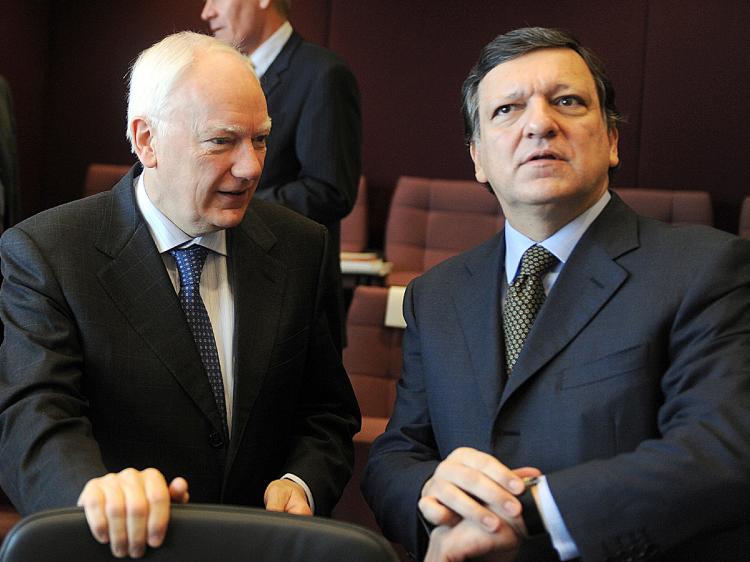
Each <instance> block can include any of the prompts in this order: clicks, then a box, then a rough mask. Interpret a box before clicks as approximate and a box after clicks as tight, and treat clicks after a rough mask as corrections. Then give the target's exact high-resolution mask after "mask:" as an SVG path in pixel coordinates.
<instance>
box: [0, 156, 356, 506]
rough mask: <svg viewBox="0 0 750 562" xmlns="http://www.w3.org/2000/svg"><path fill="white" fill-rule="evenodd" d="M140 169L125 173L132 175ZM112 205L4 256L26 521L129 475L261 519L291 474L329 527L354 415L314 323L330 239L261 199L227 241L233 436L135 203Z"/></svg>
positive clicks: (7, 356) (2, 380) (77, 209)
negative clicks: (103, 481)
mask: <svg viewBox="0 0 750 562" xmlns="http://www.w3.org/2000/svg"><path fill="white" fill-rule="evenodd" d="M134 169H136V168H134ZM132 182H133V170H131V172H130V173H129V174H128V175H127V176H126V177H125V178H123V180H121V181H120V183H119V184H118V185H117V186H116V187H115V188H114V189H113V190H112V191H109V192H105V193H102V194H100V195H95V196H93V197H89V198H86V199H82V200H79V201H75V202H73V203H69V204H66V205H63V206H61V207H58V208H56V209H52V210H50V211H46V212H43V213H40V214H39V215H36V216H35V217H32V218H30V219H28V220H26V221H24V222H22V223H21V224H19V225H17V226H16V227H15V228H12V229H10V230H8V231H6V233H5V235H4V236H3V238H2V241H1V244H0V255H1V258H2V267H3V274H4V276H5V282H4V284H3V286H2V290H1V291H0V315H1V316H2V320H3V322H4V323H5V342H4V343H3V345H2V347H0V459H2V460H1V461H0V478H1V479H2V480H1V482H0V483H1V484H2V487H3V489H5V490H6V492H7V494H8V496H9V497H10V498H11V500H12V501H13V502H14V504H15V505H16V506H17V507H18V508H19V509H20V511H21V512H22V513H30V512H34V511H37V510H40V509H43V508H50V507H54V506H65V505H74V504H75V501H76V499H77V496H78V494H79V493H80V491H81V489H82V487H83V485H84V483H85V482H86V481H87V480H89V479H90V478H93V477H96V476H100V475H102V474H104V473H106V472H108V471H118V470H120V469H122V468H124V467H128V466H134V467H136V468H146V467H148V466H154V467H156V468H158V469H160V470H161V471H162V472H163V473H164V474H165V476H166V477H167V479H171V478H173V477H175V476H178V475H182V476H184V477H186V478H187V480H188V483H189V485H190V493H191V501H198V502H224V503H232V504H242V505H255V506H262V505H263V492H264V489H265V487H266V485H267V484H268V482H270V481H271V480H273V479H275V478H279V477H280V476H282V475H283V474H284V473H286V472H291V473H294V474H296V475H298V476H299V477H300V478H302V479H303V480H304V481H305V482H306V483H307V484H308V485H309V487H310V489H311V490H312V493H313V496H314V499H315V502H316V511H317V513H322V514H325V513H328V512H329V511H330V510H331V509H332V508H333V506H334V504H335V502H336V501H337V499H338V497H339V495H340V493H341V491H342V489H343V487H344V485H345V484H346V482H347V480H348V478H349V476H350V471H351V466H352V456H353V449H352V435H353V434H354V433H355V432H356V431H357V429H358V426H359V412H358V409H357V405H356V401H355V399H354V395H353V392H352V389H351V386H350V384H349V382H348V378H347V376H346V373H345V371H344V369H343V367H342V365H341V361H340V359H339V356H338V354H337V352H336V350H335V348H334V346H333V344H332V341H331V338H330V334H329V332H328V330H327V327H326V323H325V320H324V315H323V311H322V309H321V294H322V293H323V291H324V288H323V281H322V280H323V279H324V278H325V271H324V270H325V267H324V264H326V263H327V260H326V256H325V252H326V236H327V235H326V232H325V229H324V228H323V227H321V226H319V225H317V224H315V223H313V222H312V221H309V220H308V219H305V218H304V217H301V216H300V215H298V214H296V213H293V212H291V211H288V210H286V209H284V208H282V207H279V206H277V205H271V204H268V203H264V202H262V201H253V202H251V204H250V208H249V210H248V213H247V216H246V217H245V220H244V221H243V223H242V224H241V225H239V226H238V227H237V228H234V229H231V230H229V231H228V232H227V236H228V238H227V245H228V259H229V263H228V269H229V272H230V275H231V280H230V281H231V284H232V287H233V294H234V299H235V322H236V325H235V338H236V339H235V344H234V349H235V388H234V416H233V426H232V437H231V439H230V442H229V443H228V444H227V443H224V442H223V441H222V438H221V432H220V428H221V422H220V419H219V414H218V411H217V409H216V405H215V403H214V400H213V397H212V393H211V389H210V387H209V383H208V380H207V377H206V375H205V374H204V371H203V369H202V366H201V360H200V357H199V354H198V351H197V348H196V346H195V344H194V341H193V339H192V336H191V333H190V329H189V327H188V324H187V322H186V320H185V317H184V315H183V313H182V310H181V308H180V305H179V300H178V298H177V295H176V294H175V291H174V288H173V286H172V284H171V282H170V280H169V277H168V275H167V273H166V270H165V267H164V264H163V262H162V259H161V257H160V256H159V254H158V252H157V250H156V246H155V244H154V242H153V240H152V238H151V236H150V234H149V231H148V228H147V226H146V223H145V222H144V221H143V219H142V216H141V215H140V212H139V211H138V210H137V206H136V203H135V195H134V189H133V187H132Z"/></svg>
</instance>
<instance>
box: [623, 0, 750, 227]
mask: <svg viewBox="0 0 750 562" xmlns="http://www.w3.org/2000/svg"><path fill="white" fill-rule="evenodd" d="M748 21H750V2H747V1H746V0H722V1H719V2H705V1H703V0H661V1H659V2H652V4H651V7H650V10H649V25H648V36H647V53H648V54H647V57H646V65H645V78H644V90H643V113H642V119H643V120H642V124H641V137H640V139H639V141H640V152H641V156H640V162H641V163H640V167H639V174H638V184H639V185H642V186H654V187H656V186H658V187H665V188H678V189H705V190H708V191H710V192H711V194H712V196H713V200H714V209H715V211H716V217H715V220H716V224H717V226H719V227H722V228H724V229H727V230H730V231H732V232H736V228H737V223H738V220H739V212H740V211H739V210H740V204H741V200H742V198H743V197H744V196H745V195H750V180H748V174H747V159H748V156H747V154H748V146H749V143H748V138H747V137H746V136H745V134H746V133H747V131H748V129H749V128H750V103H748V91H750V36H749V35H748V31H747V22H748Z"/></svg>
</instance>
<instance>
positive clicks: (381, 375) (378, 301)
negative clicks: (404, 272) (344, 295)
mask: <svg viewBox="0 0 750 562" xmlns="http://www.w3.org/2000/svg"><path fill="white" fill-rule="evenodd" d="M387 300H388V289H387V288H385V287H371V286H365V285H360V286H358V287H356V288H355V290H354V296H353V297H352V302H351V305H350V306H349V312H348V314H347V321H346V334H347V340H348V343H347V346H346V348H345V349H344V366H345V367H346V372H347V373H349V378H350V380H351V382H352V386H353V387H354V392H355V394H356V395H357V400H358V401H359V407H360V410H361V411H362V416H363V417H365V418H367V417H372V418H383V419H385V420H386V421H387V418H389V417H390V416H391V413H392V412H393V404H394V402H395V400H396V383H397V382H398V378H399V377H400V376H401V338H402V337H403V332H404V331H403V330H402V329H401V328H389V327H386V326H384V325H383V321H384V319H385V308H386V302H387ZM381 425H383V426H384V425H385V424H384V423H383V424H381ZM381 430H382V428H381Z"/></svg>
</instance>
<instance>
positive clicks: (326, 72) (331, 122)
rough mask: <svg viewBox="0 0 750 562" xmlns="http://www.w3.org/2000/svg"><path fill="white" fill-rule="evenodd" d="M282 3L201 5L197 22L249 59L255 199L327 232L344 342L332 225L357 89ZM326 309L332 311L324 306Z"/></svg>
mask: <svg viewBox="0 0 750 562" xmlns="http://www.w3.org/2000/svg"><path fill="white" fill-rule="evenodd" d="M290 5H291V1H290V0H206V2H205V5H204V7H203V11H202V13H201V18H202V19H203V20H205V21H206V22H208V24H209V26H210V28H211V32H212V33H213V34H214V36H215V37H216V38H217V39H220V40H222V41H225V42H227V43H229V44H231V45H234V46H235V47H236V48H237V49H239V51H240V52H241V53H243V54H245V55H247V56H249V57H250V60H251V61H252V63H253V67H254V68H255V72H256V74H257V75H258V77H259V78H260V83H261V86H262V87H263V91H264V93H265V94H266V100H267V102H268V114H269V115H270V116H271V120H272V122H273V133H272V134H271V136H270V137H269V139H268V151H267V156H266V166H265V170H264V172H263V177H262V178H261V181H260V184H259V185H258V190H257V193H256V197H258V198H260V199H264V200H266V201H274V202H276V203H280V204H282V205H284V206H286V207H289V208H290V209H294V210H295V211H297V212H299V213H302V214H303V215H305V216H306V217H309V218H311V219H313V220H314V221H316V222H319V223H321V224H323V225H325V226H326V227H328V230H329V232H330V233H331V238H332V240H333V245H332V248H334V249H335V250H336V252H332V253H331V258H332V260H334V261H335V262H336V265H335V268H336V277H335V284H334V286H335V287H336V291H335V293H334V294H332V295H330V298H331V300H333V301H334V302H335V303H336V307H335V309H336V310H337V311H338V315H337V316H336V317H331V318H329V320H330V321H331V330H332V332H333V333H334V338H336V337H338V341H340V342H343V341H345V337H344V332H343V329H344V320H343V296H342V295H343V293H342V289H341V277H340V275H341V274H340V265H339V257H338V253H337V252H338V251H339V246H340V244H339V240H340V230H341V228H340V221H341V219H343V218H344V217H345V216H346V215H347V214H349V212H350V211H351V209H352V207H353V206H354V201H355V199H356V197H357V185H358V182H359V176H360V173H361V163H360V160H361V142H362V138H361V137H362V132H361V128H362V124H361V115H360V107H359V90H358V88H357V82H356V80H355V78H354V76H353V75H352V73H351V71H350V70H349V68H348V66H347V65H346V64H345V63H344V62H343V61H342V60H341V59H340V58H339V57H338V56H336V55H335V54H334V53H332V52H330V51H328V50H326V49H324V48H322V47H319V46H317V45H313V44H311V43H308V42H307V41H304V40H303V39H302V37H300V35H299V34H298V33H296V32H295V31H294V30H293V29H292V26H291V24H290V23H289V20H288V16H289V9H290ZM331 310H334V307H331Z"/></svg>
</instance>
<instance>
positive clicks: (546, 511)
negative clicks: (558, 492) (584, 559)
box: [534, 476, 579, 560]
mask: <svg viewBox="0 0 750 562" xmlns="http://www.w3.org/2000/svg"><path fill="white" fill-rule="evenodd" d="M534 491H535V492H536V493H535V494H534V500H535V501H536V506H537V508H538V509H539V513H540V515H541V516H542V522H543V523H544V527H545V528H546V529H547V532H548V533H549V535H550V538H551V539H552V546H553V547H555V550H556V551H557V554H558V555H559V556H560V560H572V559H573V558H577V557H578V555H579V554H578V546H576V543H575V542H574V541H573V537H571V536H570V532H569V531H568V528H567V527H566V526H565V522H564V521H563V518H562V515H560V510H559V509H558V508H557V504H556V503H555V498H553V497H552V492H551V491H550V489H549V484H547V479H546V478H545V477H544V476H541V477H540V478H539V481H538V483H537V485H536V486H535V490H534Z"/></svg>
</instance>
